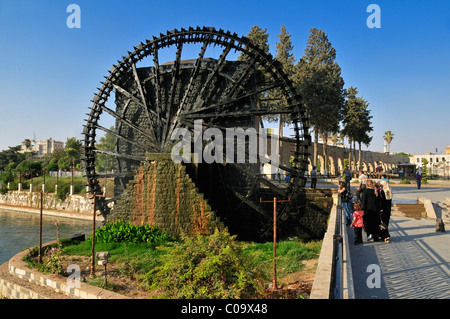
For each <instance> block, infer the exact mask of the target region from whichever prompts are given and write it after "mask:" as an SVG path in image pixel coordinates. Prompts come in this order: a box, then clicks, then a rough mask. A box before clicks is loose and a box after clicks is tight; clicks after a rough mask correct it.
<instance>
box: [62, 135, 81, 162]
mask: <svg viewBox="0 0 450 319" xmlns="http://www.w3.org/2000/svg"><path fill="white" fill-rule="evenodd" d="M64 153H65V154H64V155H63V156H62V157H61V158H60V159H59V160H58V165H59V168H61V169H65V170H68V169H72V167H73V165H77V164H80V159H81V141H79V140H77V139H76V138H75V137H69V138H67V141H66V143H65V146H64Z"/></svg>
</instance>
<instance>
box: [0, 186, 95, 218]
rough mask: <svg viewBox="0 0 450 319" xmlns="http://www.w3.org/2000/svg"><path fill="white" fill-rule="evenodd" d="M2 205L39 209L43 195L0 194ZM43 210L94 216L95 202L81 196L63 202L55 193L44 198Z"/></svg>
mask: <svg viewBox="0 0 450 319" xmlns="http://www.w3.org/2000/svg"><path fill="white" fill-rule="evenodd" d="M1 204H4V205H10V206H18V207H29V208H35V209H39V208H40V207H41V194H40V192H29V191H20V192H19V191H9V192H8V193H6V194H0V205H1ZM43 209H45V210H59V211H67V212H75V213H85V214H91V215H92V210H93V202H92V200H91V199H90V198H89V197H86V196H80V195H69V196H67V198H66V200H64V201H62V200H59V199H58V198H56V195H55V194H54V193H47V194H44V197H43Z"/></svg>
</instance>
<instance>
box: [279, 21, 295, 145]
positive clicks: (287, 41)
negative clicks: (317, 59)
mask: <svg viewBox="0 0 450 319" xmlns="http://www.w3.org/2000/svg"><path fill="white" fill-rule="evenodd" d="M277 37H278V38H279V39H280V40H279V42H277V43H276V44H275V46H276V49H277V54H276V56H275V59H276V60H278V61H279V62H280V63H281V65H282V66H283V72H284V73H285V74H286V75H287V76H288V77H289V78H290V79H291V80H292V79H293V77H294V75H295V72H296V68H295V58H294V54H293V53H292V51H293V49H294V46H293V45H292V42H291V35H290V34H289V33H288V32H287V31H286V27H285V26H284V25H282V26H281V33H280V34H279V35H277ZM274 94H275V97H276V98H278V99H279V101H280V102H279V103H280V104H281V106H286V105H287V103H286V101H285V99H284V95H283V93H282V92H281V91H280V89H279V88H277V89H276V90H275V91H274ZM278 120H279V127H278V135H279V136H280V137H282V136H283V127H284V125H285V123H286V124H287V123H289V119H288V118H286V117H285V116H284V115H283V114H280V116H279V119H278ZM280 146H281V141H280Z"/></svg>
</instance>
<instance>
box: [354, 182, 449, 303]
mask: <svg viewBox="0 0 450 319" xmlns="http://www.w3.org/2000/svg"><path fill="white" fill-rule="evenodd" d="M393 192H394V196H395V200H394V202H395V201H397V202H402V201H404V200H416V199H417V197H424V198H427V199H430V200H431V201H432V202H433V204H434V205H435V208H439V207H438V206H439V205H441V204H443V203H445V198H446V197H450V187H448V186H447V185H441V186H439V185H427V186H424V187H423V188H422V189H420V190H418V189H417V187H415V185H407V186H400V185H395V186H393ZM439 213H440V212H439V211H438V209H436V214H437V215H438V217H439ZM442 217H445V216H442ZM444 221H445V228H446V232H445V233H442V232H436V231H435V229H436V221H435V220H430V219H414V218H408V217H400V216H392V218H391V223H390V225H389V232H390V234H391V242H390V243H389V244H386V243H384V242H367V239H366V237H365V234H364V235H363V237H364V238H363V239H364V243H363V244H362V245H353V230H352V229H351V228H348V229H349V232H348V234H349V244H350V256H351V262H352V272H353V280H354V288H355V296H356V299H450V223H449V222H448V220H447V218H444ZM378 267H379V268H378ZM374 269H375V270H374ZM377 269H379V274H380V276H378V277H377ZM377 279H379V285H377Z"/></svg>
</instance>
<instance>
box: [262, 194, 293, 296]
mask: <svg viewBox="0 0 450 319" xmlns="http://www.w3.org/2000/svg"><path fill="white" fill-rule="evenodd" d="M290 201H291V199H290V198H288V200H277V198H276V197H274V198H273V279H272V289H273V290H275V289H277V202H279V203H282V202H290ZM259 202H260V203H270V202H272V201H263V200H262V198H260V199H259Z"/></svg>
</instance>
